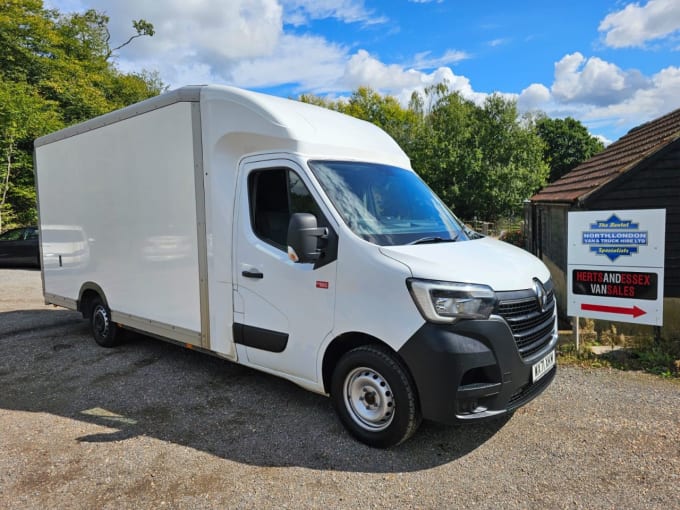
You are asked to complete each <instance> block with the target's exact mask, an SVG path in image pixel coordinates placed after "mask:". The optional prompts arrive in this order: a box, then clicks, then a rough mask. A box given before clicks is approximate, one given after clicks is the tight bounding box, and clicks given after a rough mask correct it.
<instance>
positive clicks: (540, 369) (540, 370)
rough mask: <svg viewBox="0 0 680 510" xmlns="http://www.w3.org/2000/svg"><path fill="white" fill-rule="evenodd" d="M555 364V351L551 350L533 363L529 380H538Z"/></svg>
mask: <svg viewBox="0 0 680 510" xmlns="http://www.w3.org/2000/svg"><path fill="white" fill-rule="evenodd" d="M554 366H555V351H551V352H549V353H548V355H547V356H546V357H545V358H543V359H542V360H541V361H539V362H538V363H535V364H534V366H533V367H532V368H531V380H532V381H533V382H536V381H538V380H539V379H540V378H541V377H543V376H544V375H545V374H547V373H548V372H550V369H551V368H552V367H554Z"/></svg>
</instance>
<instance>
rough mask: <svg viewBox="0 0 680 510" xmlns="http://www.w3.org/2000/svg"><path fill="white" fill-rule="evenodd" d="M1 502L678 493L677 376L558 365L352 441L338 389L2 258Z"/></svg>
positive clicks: (595, 503)
mask: <svg viewBox="0 0 680 510" xmlns="http://www.w3.org/2000/svg"><path fill="white" fill-rule="evenodd" d="M0 452H1V453H2V455H0V508H2V509H5V508H6V509H13V510H14V509H20V508H40V509H43V508H111V509H114V508H115V509H124V508H135V509H136V508H191V509H194V508H456V507H457V508H489V509H499V508H503V509H507V508H537V509H550V508H659V509H664V510H668V509H673V508H680V385H679V384H677V383H676V382H671V381H663V380H660V379H657V378H654V377H652V376H647V375H644V374H638V373H625V372H617V371H611V370H605V369H600V370H583V369H579V368H573V367H561V368H560V370H559V371H558V375H557V378H556V379H555V382H554V383H553V385H552V386H551V387H550V388H549V389H548V390H547V391H546V392H545V393H544V394H543V395H542V396H541V397H539V398H538V399H537V400H535V401H533V402H532V403H531V404H529V405H528V406H526V407H524V408H522V409H520V410H519V411H517V412H516V413H515V415H514V416H513V417H512V419H510V420H505V421H501V422H492V423H486V424H480V425H467V426H456V427H443V426H438V425H434V424H429V423H425V424H423V426H422V427H421V429H420V431H419V432H418V433H417V434H416V436H415V437H414V438H412V439H411V440H410V441H408V442H407V443H405V444H403V445H401V446H400V447H397V448H394V449H391V450H386V451H383V450H374V449H371V448H368V447H366V446H364V445H362V444H360V443H358V442H356V441H354V440H352V439H351V438H350V437H349V436H348V435H347V434H346V433H345V431H344V429H343V428H342V426H341V425H340V423H339V422H338V420H337V419H336V417H335V415H334V413H333V410H332V407H331V404H330V401H329V400H328V399H326V398H324V397H322V396H319V395H315V394H312V393H309V392H307V391H304V390H302V389H300V388H298V387H296V386H294V385H292V384H290V383H288V382H286V381H283V380H280V379H277V378H274V377H271V376H268V375H265V374H261V373H259V372H255V371H253V370H250V369H246V368H243V367H240V366H238V365H234V364H231V363H229V362H227V361H223V360H220V359H217V358H212V357H209V356H206V355H202V354H199V353H196V352H193V351H189V350H185V349H182V348H179V347H176V346H174V345H171V344H167V343H164V342H160V341H157V340H152V339H148V338H146V337H143V336H140V335H132V334H130V335H129V336H128V341H127V343H125V344H124V345H123V346H122V347H120V348H116V349H103V348H101V347H98V346H97V345H96V344H95V343H94V341H93V340H92V339H91V338H90V336H89V333H88V330H87V326H86V324H85V322H84V321H82V319H81V318H80V315H79V314H76V313H74V312H69V311H66V310H63V309H59V308H54V307H51V306H50V307H48V306H45V305H43V304H42V296H41V288H40V273H39V272H37V271H24V270H0Z"/></svg>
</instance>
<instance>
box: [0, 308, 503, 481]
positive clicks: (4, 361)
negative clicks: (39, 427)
mask: <svg viewBox="0 0 680 510" xmlns="http://www.w3.org/2000/svg"><path fill="white" fill-rule="evenodd" d="M78 317H79V315H78V314H75V313H74V312H67V311H63V310H55V311H51V310H36V311H25V312H5V313H0V325H1V326H0V328H1V327H6V326H4V325H6V324H7V323H8V321H9V322H11V323H12V324H13V326H12V327H11V328H10V327H7V331H10V332H9V333H8V332H7V331H6V332H5V333H3V334H0V388H2V391H1V392H0V408H3V409H7V410H20V411H29V412H41V413H51V414H54V415H57V416H61V417H66V418H71V419H75V420H80V421H84V422H87V423H91V424H95V425H99V426H102V427H104V428H102V429H100V430H98V431H96V432H94V433H92V434H89V435H85V436H82V435H78V434H75V433H74V437H73V441H74V442H75V441H79V442H89V443H102V444H104V443H107V442H113V441H125V440H127V439H130V438H133V437H135V436H140V435H143V436H149V437H152V438H157V439H160V440H162V441H169V442H172V443H175V444H178V445H182V446H187V447H190V448H194V449H196V450H200V451H204V452H207V453H210V454H212V455H215V456H218V457H221V458H224V459H229V460H232V461H236V462H241V463H244V464H249V465H257V466H275V467H278V466H300V467H305V468H310V469H319V470H339V471H356V472H374V473H391V472H407V471H417V470H422V469H428V468H431V467H434V466H438V465H442V464H446V463H449V462H451V461H455V460H456V459H459V458H461V457H463V456H465V455H467V454H468V453H470V452H471V451H473V450H474V449H476V448H477V447H479V446H480V445H482V444H484V443H485V442H486V441H488V440H489V439H490V438H491V437H493V436H494V434H496V432H498V431H499V430H500V429H501V428H502V426H503V425H504V424H505V423H506V422H507V419H501V420H497V421H491V422H486V423H480V424H475V425H457V426H440V425H435V424H431V423H427V422H425V423H423V425H422V426H421V427H420V429H419V431H418V432H417V433H416V435H415V436H414V437H413V438H411V439H410V440H409V441H407V442H406V443H404V444H402V445H400V446H398V447H395V448H392V449H389V450H378V449H373V448H369V447H367V446H365V445H363V444H361V443H359V442H357V441H355V440H354V439H352V438H351V437H350V436H349V435H348V434H347V433H346V432H345V430H344V428H343V427H342V425H341V424H340V422H339V421H338V419H337V418H336V416H335V413H334V411H333V408H332V406H331V402H330V400H329V399H328V398H326V397H324V396H321V395H316V394H313V393H310V392H308V391H306V390H303V389H302V388H299V387H297V386H295V385H294V384H292V383H289V382H287V381H284V380H282V379H279V378H276V377H273V376H270V375H267V374H264V373H260V372H257V371H255V370H252V369H248V368H246V367H243V366H240V365H236V364H234V363H231V362H228V361H226V360H222V359H219V358H214V357H211V356H208V355H205V354H201V353H197V352H194V351H191V350H187V349H183V348H181V347H177V346H175V345H172V344H168V343H165V342H161V341H158V340H154V339H150V338H147V337H144V336H142V335H137V334H133V333H129V332H126V333H125V335H126V338H127V341H126V343H124V344H123V345H122V346H121V347H118V348H115V349H104V348H101V347H99V346H97V345H96V344H95V343H94V341H93V340H92V339H91V337H90V336H89V333H88V328H87V324H86V322H85V321H83V320H82V319H78ZM50 323H51V324H52V325H51V326H50V325H49V324H50ZM11 331H13V332H11Z"/></svg>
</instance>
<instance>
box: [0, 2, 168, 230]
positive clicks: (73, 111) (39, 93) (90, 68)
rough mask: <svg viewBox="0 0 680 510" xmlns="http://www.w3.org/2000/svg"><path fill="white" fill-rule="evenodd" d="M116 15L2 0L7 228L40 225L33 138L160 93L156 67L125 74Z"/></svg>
mask: <svg viewBox="0 0 680 510" xmlns="http://www.w3.org/2000/svg"><path fill="white" fill-rule="evenodd" d="M108 22H109V18H108V16H106V15H105V14H102V13H99V12H97V11H95V10H88V11H86V12H85V13H82V14H78V13H76V14H68V15H63V14H60V13H59V12H58V11H57V10H48V9H45V8H44V7H43V4H42V1H41V0H0V230H4V229H5V228H9V227H11V226H13V225H14V224H28V223H35V221H36V220H37V218H36V216H37V214H36V208H35V190H34V184H33V161H32V153H33V140H34V139H35V138H37V137H39V136H41V135H44V134H46V133H49V132H51V131H54V130H57V129H59V128H61V127H64V126H67V125H70V124H73V123H76V122H80V121H84V120H87V119H89V118H92V117H94V116H96V115H100V114H103V113H106V112H109V111H111V110H114V109H117V108H121V107H123V106H127V105H129V104H131V103H134V102H137V101H141V100H143V99H146V98H148V97H151V96H154V95H156V94H158V93H159V92H161V91H162V90H163V88H164V86H163V84H162V82H161V81H160V79H159V78H158V75H156V74H153V73H138V74H135V73H131V74H125V73H121V72H120V71H119V70H118V69H117V68H116V67H115V65H114V64H113V63H111V62H110V61H109V58H110V57H111V55H112V52H113V51H115V50H117V49H120V48H122V47H123V46H125V45H127V44H129V43H130V41H132V40H133V39H135V38H136V37H141V36H152V35H153V34H154V29H153V25H152V24H151V23H149V22H147V21H145V20H136V21H133V28H134V29H135V30H136V33H137V35H134V36H132V37H131V38H130V39H129V40H128V41H126V42H125V43H123V44H122V45H120V46H118V47H116V48H113V49H112V48H111V47H110V46H109V38H110V35H109V31H108Z"/></svg>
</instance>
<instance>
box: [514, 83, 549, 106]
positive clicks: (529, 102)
mask: <svg viewBox="0 0 680 510" xmlns="http://www.w3.org/2000/svg"><path fill="white" fill-rule="evenodd" d="M550 99H551V96H550V90H549V89H548V87H546V86H545V85H543V84H541V83H532V84H531V85H529V86H528V87H527V88H525V89H524V90H523V91H522V92H521V93H520V95H519V98H518V99H517V107H518V108H519V109H520V110H521V111H523V112H529V111H532V110H540V109H541V108H544V106H545V105H546V104H547V103H548V102H549V101H550Z"/></svg>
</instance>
